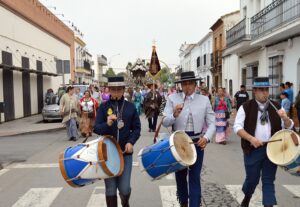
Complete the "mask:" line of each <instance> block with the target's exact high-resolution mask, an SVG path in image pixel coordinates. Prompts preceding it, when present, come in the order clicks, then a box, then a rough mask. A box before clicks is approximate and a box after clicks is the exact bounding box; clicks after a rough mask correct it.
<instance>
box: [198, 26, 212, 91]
mask: <svg viewBox="0 0 300 207" xmlns="http://www.w3.org/2000/svg"><path fill="white" fill-rule="evenodd" d="M197 47H199V50H200V53H199V56H198V57H197V59H196V69H197V73H196V74H198V76H199V77H201V78H202V80H203V81H204V82H205V83H206V85H207V86H208V88H210V87H211V85H212V74H211V68H212V52H213V51H212V50H213V48H212V47H213V36H212V32H209V33H208V34H207V35H205V36H204V37H203V38H202V39H201V40H200V41H199V42H198V44H197Z"/></svg>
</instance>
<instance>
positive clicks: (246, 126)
mask: <svg viewBox="0 0 300 207" xmlns="http://www.w3.org/2000/svg"><path fill="white" fill-rule="evenodd" d="M269 87H271V85H270V83H269V79H268V78H267V77H257V78H255V79H254V84H253V91H254V95H255V98H254V99H251V100H249V101H247V102H246V103H244V104H243V105H242V106H241V107H240V108H239V110H238V112H237V116H236V119H235V123H234V126H233V129H234V131H235V133H236V134H237V135H238V136H240V137H241V138H242V139H241V145H242V149H243V152H244V164H245V171H246V179H245V181H244V185H243V189H242V190H243V192H244V194H245V197H244V199H243V201H242V204H241V207H248V206H249V203H250V199H251V197H252V194H253V193H254V191H255V188H256V186H257V184H258V183H259V179H260V177H261V178H262V179H261V180H262V191H263V205H264V206H265V207H272V206H274V205H276V204H277V201H276V197H275V186H274V181H275V177H276V170H277V165H275V164H273V163H272V162H271V161H270V160H269V158H268V157H267V154H266V143H265V142H267V141H268V140H269V139H270V138H271V137H272V136H273V134H275V133H276V132H277V131H279V130H281V129H282V128H288V129H291V128H292V127H293V125H294V123H293V121H292V120H291V119H289V117H288V116H287V114H286V112H285V111H284V110H283V109H282V108H281V107H280V105H279V104H278V103H276V102H273V101H270V100H269ZM270 102H271V103H270ZM275 107H276V109H275Z"/></svg>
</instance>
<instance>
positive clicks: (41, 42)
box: [0, 0, 74, 121]
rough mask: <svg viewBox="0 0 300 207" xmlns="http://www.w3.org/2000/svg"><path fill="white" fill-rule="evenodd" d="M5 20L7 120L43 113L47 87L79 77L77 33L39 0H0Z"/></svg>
mask: <svg viewBox="0 0 300 207" xmlns="http://www.w3.org/2000/svg"><path fill="white" fill-rule="evenodd" d="M0 24H1V28H0V52H1V56H0V85H1V87H0V109H1V110H0V116H1V121H9V120H13V119H16V118H21V117H25V116H30V115H32V114H37V113H41V110H42V107H43V104H44V103H43V101H44V94H45V92H46V90H47V89H48V88H52V89H53V90H54V91H57V89H58V87H59V85H60V84H62V82H63V79H65V80H68V81H69V80H73V79H74V73H73V71H74V33H73V31H72V30H70V29H69V28H68V27H67V26H66V25H65V24H64V23H63V22H61V21H60V20H59V19H58V18H57V17H56V16H55V15H53V14H52V13H51V12H50V11H49V10H48V9H47V8H46V7H44V6H43V5H42V4H41V3H40V2H39V1H37V0H32V1H18V0H0ZM25 34H26V35H25ZM33 37H34V38H33ZM62 65H64V68H65V71H64V75H63V74H62V71H61V66H62Z"/></svg>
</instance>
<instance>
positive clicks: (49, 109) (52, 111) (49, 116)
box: [42, 95, 62, 122]
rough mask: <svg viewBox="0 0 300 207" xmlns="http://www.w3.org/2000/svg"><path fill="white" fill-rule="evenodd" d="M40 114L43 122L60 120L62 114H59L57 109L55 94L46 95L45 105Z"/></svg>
mask: <svg viewBox="0 0 300 207" xmlns="http://www.w3.org/2000/svg"><path fill="white" fill-rule="evenodd" d="M42 115H43V121H44V122H47V121H54V120H62V116H61V115H60V111H59V105H58V96H57V95H52V96H50V97H46V100H45V105H44V108H43V110H42Z"/></svg>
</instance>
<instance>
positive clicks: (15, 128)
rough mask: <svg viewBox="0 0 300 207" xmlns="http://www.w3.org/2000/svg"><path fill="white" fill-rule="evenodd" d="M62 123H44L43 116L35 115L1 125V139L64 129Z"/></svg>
mask: <svg viewBox="0 0 300 207" xmlns="http://www.w3.org/2000/svg"><path fill="white" fill-rule="evenodd" d="M63 128H64V126H63V125H62V123H61V122H49V123H43V118H42V115H41V114H39V115H34V116H30V117H26V118H22V119H16V120H13V121H8V122H4V123H2V124H0V137H7V136H15V135H20V134H29V133H37V132H44V131H51V130H57V129H63Z"/></svg>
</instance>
